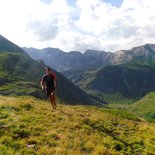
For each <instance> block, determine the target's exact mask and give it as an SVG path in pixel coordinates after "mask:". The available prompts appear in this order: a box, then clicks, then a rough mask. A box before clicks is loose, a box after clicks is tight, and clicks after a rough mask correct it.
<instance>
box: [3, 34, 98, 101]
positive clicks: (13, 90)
mask: <svg viewBox="0 0 155 155" xmlns="http://www.w3.org/2000/svg"><path fill="white" fill-rule="evenodd" d="M11 49H12V50H11ZM44 66H45V65H44V64H43V63H42V62H38V61H35V60H33V59H32V58H30V57H29V56H28V54H27V53H25V52H24V51H23V50H22V49H21V48H20V47H19V46H17V45H15V44H14V43H12V42H11V41H8V40H7V39H6V38H4V37H2V36H0V94H3V95H32V96H36V97H40V98H43V97H45V95H43V92H41V90H40V79H41V77H42V76H43V74H44ZM54 72H55V73H56V76H57V79H58V89H57V92H56V93H57V96H58V97H59V98H60V99H61V100H63V102H65V103H69V104H94V102H95V100H94V99H93V98H91V97H90V96H89V95H88V94H86V93H85V92H83V91H82V90H81V89H79V88H78V87H77V86H75V85H74V84H73V83H72V82H71V81H69V80H68V79H67V78H66V77H64V76H63V75H62V74H60V73H58V72H56V71H54Z"/></svg>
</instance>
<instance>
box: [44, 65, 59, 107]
mask: <svg viewBox="0 0 155 155" xmlns="http://www.w3.org/2000/svg"><path fill="white" fill-rule="evenodd" d="M45 71H46V74H45V75H43V77H42V79H41V88H42V90H43V91H46V93H47V96H48V97H49V99H50V102H51V105H52V107H53V109H56V107H57V105H56V100H55V89H56V87H57V80H56V75H55V74H54V73H53V72H52V70H51V68H50V67H46V68H45Z"/></svg>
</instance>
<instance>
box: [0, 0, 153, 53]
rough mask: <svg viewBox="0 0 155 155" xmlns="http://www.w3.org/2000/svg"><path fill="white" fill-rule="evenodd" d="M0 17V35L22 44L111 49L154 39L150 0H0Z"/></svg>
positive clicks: (62, 47)
mask: <svg viewBox="0 0 155 155" xmlns="http://www.w3.org/2000/svg"><path fill="white" fill-rule="evenodd" d="M8 10H9V11H8ZM0 20H1V24H0V34H1V35H3V36H4V37H6V38H8V39H9V40H11V41H12V42H14V43H16V44H17V45H19V46H21V47H34V48H45V47H54V48H60V49H61V50H64V51H66V52H68V51H73V50H76V51H81V52H84V51H85V50H87V49H94V50H105V51H112V52H115V51H117V50H121V49H130V48H132V47H135V46H139V45H143V44H145V43H155V39H154V37H155V9H154V0H33V1H32V0H22V1H21V0H13V1H12V0H5V1H4V0H0Z"/></svg>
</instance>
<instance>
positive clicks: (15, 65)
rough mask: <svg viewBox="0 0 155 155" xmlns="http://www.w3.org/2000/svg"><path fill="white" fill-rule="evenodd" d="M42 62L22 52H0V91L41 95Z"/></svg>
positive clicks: (7, 93)
mask: <svg viewBox="0 0 155 155" xmlns="http://www.w3.org/2000/svg"><path fill="white" fill-rule="evenodd" d="M39 67H40V68H42V64H40V63H38V62H37V61H33V60H32V59H31V58H29V57H28V56H25V54H22V53H10V52H4V53H3V52H2V53H0V93H1V94H3V95H32V96H36V97H41V98H42V97H43V95H42V92H41V90H40V88H39V85H38V83H39V80H40V78H41V74H43V69H39Z"/></svg>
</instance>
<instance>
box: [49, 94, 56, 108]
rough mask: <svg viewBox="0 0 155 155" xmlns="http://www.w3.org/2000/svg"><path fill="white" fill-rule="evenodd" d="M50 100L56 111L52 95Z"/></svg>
mask: <svg viewBox="0 0 155 155" xmlns="http://www.w3.org/2000/svg"><path fill="white" fill-rule="evenodd" d="M49 98H50V102H51V105H52V107H53V109H55V105H54V102H53V97H52V95H50V96H49Z"/></svg>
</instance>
